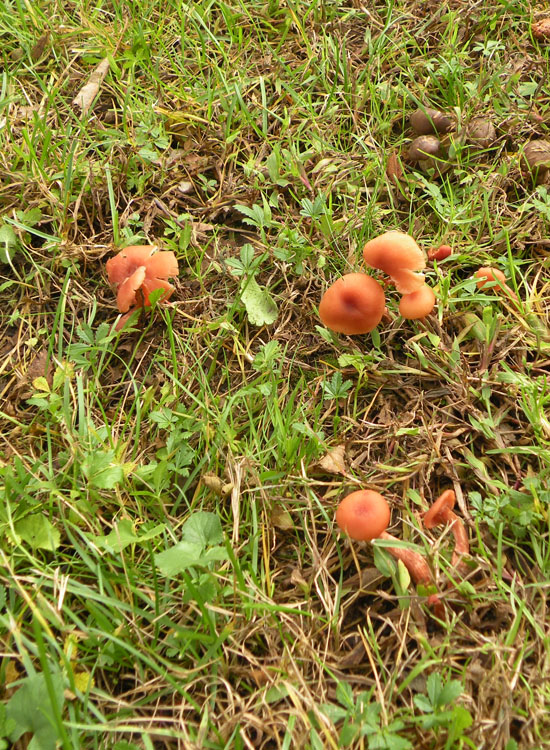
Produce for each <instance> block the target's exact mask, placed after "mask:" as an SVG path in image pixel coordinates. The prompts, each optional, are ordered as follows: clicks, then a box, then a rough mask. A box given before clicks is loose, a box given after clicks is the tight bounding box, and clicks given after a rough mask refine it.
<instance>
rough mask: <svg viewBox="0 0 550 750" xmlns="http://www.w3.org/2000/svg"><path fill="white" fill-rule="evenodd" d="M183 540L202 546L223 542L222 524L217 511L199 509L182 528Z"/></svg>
mask: <svg viewBox="0 0 550 750" xmlns="http://www.w3.org/2000/svg"><path fill="white" fill-rule="evenodd" d="M181 538H182V540H183V541H186V542H191V543H192V544H200V545H202V548H204V547H207V546H208V545H209V544H220V543H221V542H223V531H222V524H221V521H220V519H219V517H218V516H217V515H216V514H215V513H209V512H208V511H198V512H196V513H193V515H192V516H190V518H188V520H187V521H186V522H185V523H184V525H183V528H182V530H181Z"/></svg>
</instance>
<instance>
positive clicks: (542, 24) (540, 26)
mask: <svg viewBox="0 0 550 750" xmlns="http://www.w3.org/2000/svg"><path fill="white" fill-rule="evenodd" d="M531 31H532V32H533V36H534V37H535V39H538V40H539V41H545V40H547V39H548V40H550V17H549V18H541V19H540V21H535V23H534V24H533V25H532V27H531Z"/></svg>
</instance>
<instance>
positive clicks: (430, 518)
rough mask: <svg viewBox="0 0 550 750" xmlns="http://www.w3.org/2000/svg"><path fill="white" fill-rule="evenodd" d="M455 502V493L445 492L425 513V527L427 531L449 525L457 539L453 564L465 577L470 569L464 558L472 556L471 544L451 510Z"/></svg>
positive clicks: (451, 491) (459, 521) (460, 522)
mask: <svg viewBox="0 0 550 750" xmlns="http://www.w3.org/2000/svg"><path fill="white" fill-rule="evenodd" d="M455 500H456V496H455V493H454V491H453V490H445V492H443V494H442V495H440V496H439V497H438V498H437V500H436V501H435V503H434V504H433V505H432V506H431V508H430V509H429V510H428V511H427V512H426V513H425V515H424V526H425V527H426V528H427V529H433V528H434V526H440V525H442V524H449V526H450V529H451V533H452V535H453V536H454V539H455V548H454V551H453V556H452V558H451V562H452V565H453V566H454V567H456V569H457V571H458V572H459V573H460V574H461V575H465V574H466V573H468V571H469V567H468V565H467V564H466V563H465V562H464V561H463V559H462V558H463V557H464V556H465V555H469V554H470V543H469V541H468V534H467V532H466V529H465V527H464V524H463V523H462V520H461V519H460V518H459V517H458V516H457V515H456V513H454V512H453V511H452V510H451V508H452V507H453V506H454V504H455Z"/></svg>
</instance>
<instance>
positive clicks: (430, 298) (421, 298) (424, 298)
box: [399, 284, 435, 320]
mask: <svg viewBox="0 0 550 750" xmlns="http://www.w3.org/2000/svg"><path fill="white" fill-rule="evenodd" d="M434 305H435V294H434V292H433V289H432V288H431V287H429V286H428V285H427V284H424V286H422V287H420V289H419V290H418V291H417V292H412V293H411V294H404V295H403V296H402V297H401V301H400V303H399V312H400V314H401V315H402V316H403V317H404V318H406V319H407V320H420V318H425V317H426V315H429V314H430V313H431V311H432V310H433V309H434Z"/></svg>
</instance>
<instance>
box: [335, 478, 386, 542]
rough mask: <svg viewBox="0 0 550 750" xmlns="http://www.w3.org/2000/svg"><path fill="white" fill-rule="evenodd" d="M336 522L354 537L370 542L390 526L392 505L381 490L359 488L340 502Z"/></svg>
mask: <svg viewBox="0 0 550 750" xmlns="http://www.w3.org/2000/svg"><path fill="white" fill-rule="evenodd" d="M336 523H337V524H338V526H339V527H340V528H341V529H342V531H345V532H346V534H348V536H350V537H351V538H352V539H357V540H358V541H362V542H368V541H370V540H371V539H376V538H377V537H379V536H380V534H382V532H384V531H385V530H386V529H387V528H388V525H389V523H390V506H389V505H388V502H387V500H386V499H385V498H384V497H383V496H382V495H381V494H380V493H379V492H374V490H357V491H356V492H352V493H351V494H350V495H347V496H346V497H345V498H344V499H343V500H342V501H341V502H340V504H339V506H338V508H337V510H336Z"/></svg>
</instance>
